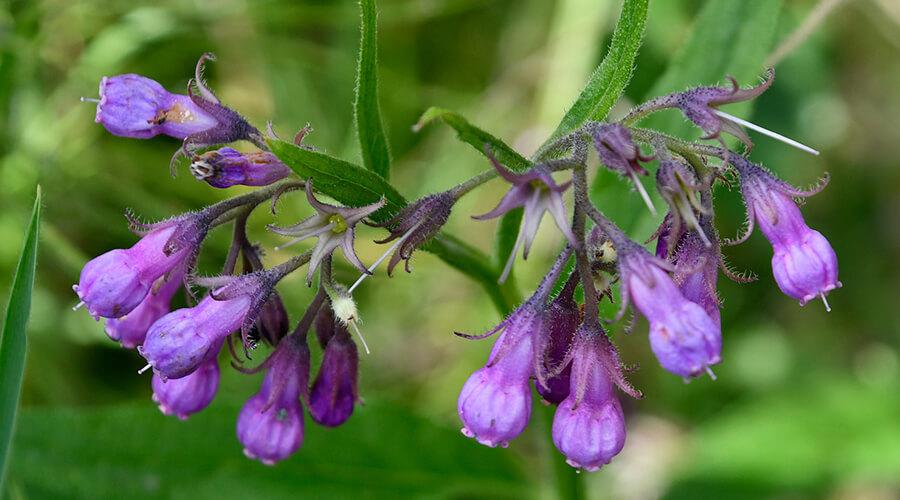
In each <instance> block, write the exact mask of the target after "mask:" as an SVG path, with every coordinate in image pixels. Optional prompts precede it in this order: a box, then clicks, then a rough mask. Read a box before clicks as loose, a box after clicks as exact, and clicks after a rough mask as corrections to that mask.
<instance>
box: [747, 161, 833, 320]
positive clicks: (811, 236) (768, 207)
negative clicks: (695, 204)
mask: <svg viewBox="0 0 900 500" xmlns="http://www.w3.org/2000/svg"><path fill="white" fill-rule="evenodd" d="M731 164H732V165H733V166H734V167H735V168H736V169H737V171H738V173H739V174H740V177H741V191H742V192H743V195H744V204H745V205H746V206H747V220H748V229H747V232H746V233H745V234H744V236H742V237H741V238H739V239H738V240H737V241H738V242H741V241H744V240H746V239H747V237H749V235H750V233H751V232H752V231H753V225H754V222H755V223H756V224H759V229H760V230H761V231H762V233H763V234H764V235H765V236H766V239H768V240H769V242H770V243H771V244H772V250H773V251H774V255H773V256H772V272H773V274H774V275H775V282H776V283H778V288H780V289H781V291H782V292H784V293H785V294H786V295H788V296H790V297H793V298H795V299H797V300H799V301H800V304H801V305H803V304H806V303H807V302H809V301H810V300H812V299H815V298H817V297H820V298H822V300H823V301H825V296H826V295H827V294H828V292H829V291H831V290H833V289H835V288H839V287H840V286H841V282H840V281H838V278H837V274H838V263H837V256H836V255H835V253H834V249H833V248H831V244H829V243H828V240H826V239H825V237H824V236H822V234H821V233H819V232H818V231H816V230H814V229H810V227H809V226H807V225H806V221H804V220H803V215H802V214H801V213H800V209H799V208H798V207H797V203H795V202H794V199H793V198H795V197H807V196H812V195H813V194H816V193H818V192H819V191H821V190H822V189H823V188H824V187H825V184H826V182H824V181H823V182H821V183H820V184H819V185H818V186H816V187H815V188H813V189H811V190H806V191H804V190H800V189H797V188H795V187H793V186H791V185H789V184H788V183H786V182H784V181H781V180H779V179H778V178H776V177H775V176H774V175H772V174H771V173H769V172H767V171H766V170H765V169H763V168H762V167H760V166H759V165H755V164H753V163H750V162H749V161H748V160H746V159H745V158H743V157H740V156H734V157H733V158H731ZM825 305H826V308H827V307H828V303H827V301H826V302H825Z"/></svg>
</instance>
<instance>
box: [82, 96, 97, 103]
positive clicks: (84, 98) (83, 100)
mask: <svg viewBox="0 0 900 500" xmlns="http://www.w3.org/2000/svg"><path fill="white" fill-rule="evenodd" d="M78 100H79V101H81V102H93V103H97V104H100V99H97V98H95V97H79V98H78Z"/></svg>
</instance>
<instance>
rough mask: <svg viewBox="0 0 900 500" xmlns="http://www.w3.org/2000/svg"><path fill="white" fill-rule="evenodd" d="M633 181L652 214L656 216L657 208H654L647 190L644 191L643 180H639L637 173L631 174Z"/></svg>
mask: <svg viewBox="0 0 900 500" xmlns="http://www.w3.org/2000/svg"><path fill="white" fill-rule="evenodd" d="M629 174H630V175H631V180H632V182H634V187H636V188H637V190H638V193H640V194H641V198H643V199H644V203H645V204H646V205H647V208H649V209H650V213H651V214H653V215H656V207H654V206H653V201H651V200H650V195H649V194H647V190H646V189H644V185H643V184H641V180H640V179H638V176H637V173H635V172H633V171H632V172H630V173H629Z"/></svg>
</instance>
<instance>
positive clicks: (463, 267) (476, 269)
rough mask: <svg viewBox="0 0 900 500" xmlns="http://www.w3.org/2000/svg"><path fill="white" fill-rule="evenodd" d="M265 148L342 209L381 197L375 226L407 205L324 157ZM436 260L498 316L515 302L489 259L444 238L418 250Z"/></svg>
mask: <svg viewBox="0 0 900 500" xmlns="http://www.w3.org/2000/svg"><path fill="white" fill-rule="evenodd" d="M267 142H268V145H269V148H270V149H271V150H272V153H273V154H275V156H277V157H278V159H280V160H281V161H282V162H283V163H284V164H285V165H287V166H288V167H290V168H291V169H293V170H294V172H296V173H297V175H299V176H300V178H302V179H312V180H313V186H314V187H315V189H316V190H317V191H320V192H322V193H324V194H326V195H328V196H330V197H332V198H334V199H335V200H337V201H339V202H340V203H343V204H344V205H348V206H353V207H358V206H361V205H366V204H369V203H374V202H376V201H378V200H380V199H381V197H382V196H383V197H384V198H385V199H386V200H387V204H386V205H385V206H384V208H382V209H381V210H378V211H377V212H375V213H373V214H372V220H374V221H375V222H384V221H386V220H388V219H389V218H390V217H391V216H392V215H394V214H396V213H397V212H399V211H400V210H401V209H402V208H403V207H405V206H406V204H407V202H406V200H405V199H404V198H403V196H401V195H400V193H398V192H397V190H396V189H394V188H393V186H391V185H390V184H389V183H388V182H387V181H386V180H384V179H382V178H381V177H379V176H378V175H377V174H375V173H374V172H371V171H369V170H366V169H364V168H362V167H360V166H357V165H354V164H353V163H350V162H347V161H344V160H341V159H338V158H334V157H333V156H329V155H327V154H325V153H320V152H318V151H310V150H308V149H305V148H301V147H299V146H296V145H294V144H291V143H289V142H285V141H280V140H275V139H269V140H268V141H267ZM422 249H423V250H426V251H429V252H432V253H434V254H435V255H437V256H438V257H440V258H441V259H442V260H444V261H445V262H447V263H448V264H449V265H450V266H452V267H453V268H455V269H457V270H459V271H461V272H462V273H463V274H465V275H467V276H469V277H470V278H472V279H474V280H476V281H477V282H479V283H481V285H482V286H483V287H484V288H485V290H486V291H487V292H488V294H490V296H491V299H492V300H493V301H494V303H495V304H496V305H497V308H498V310H500V311H501V312H504V313H505V312H508V311H509V310H510V308H511V307H512V305H513V304H515V303H516V302H517V300H516V295H515V293H514V292H513V291H512V290H511V289H510V287H509V286H505V287H501V286H500V285H499V284H498V283H497V279H498V277H499V275H500V273H499V272H498V271H497V270H496V269H495V268H494V267H493V266H492V265H491V262H490V259H489V258H488V257H487V256H486V255H484V254H483V253H482V252H480V251H478V250H477V249H475V248H473V247H471V246H469V245H466V244H464V243H463V242H461V241H459V240H457V239H456V238H452V237H450V236H449V235H446V234H439V235H438V237H436V238H435V239H433V240H432V241H430V242H429V243H428V244H426V245H424V246H423V247H422Z"/></svg>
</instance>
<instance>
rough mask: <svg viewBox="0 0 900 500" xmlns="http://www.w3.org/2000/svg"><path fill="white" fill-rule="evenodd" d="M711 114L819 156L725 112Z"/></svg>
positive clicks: (809, 148)
mask: <svg viewBox="0 0 900 500" xmlns="http://www.w3.org/2000/svg"><path fill="white" fill-rule="evenodd" d="M713 113H715V114H717V115H719V116H720V117H722V118H724V119H726V120H728V121H732V122H734V123H737V124H738V125H743V126H745V127H747V128H749V129H752V130H755V131H757V132H759V133H760V134H763V135H767V136H769V137H771V138H773V139H776V140H779V141H781V142H783V143H785V144H787V145H789V146H794V147H795V148H797V149H799V150H801V151H806V152H807V153H809V154H811V155H816V156H818V155H819V152H818V151H817V150H815V149H813V148H811V147H809V146H807V145H805V144H801V143H799V142H797V141H795V140H793V139H790V138H788V137H785V136H783V135H781V134H779V133H778V132H772V131H771V130H769V129H766V128H762V127H760V126H759V125H757V124H755V123H751V122H748V121H747V120H742V119H740V118H738V117H736V116H733V115H729V114H728V113H726V112H724V111H721V110H718V109H714V110H713Z"/></svg>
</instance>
